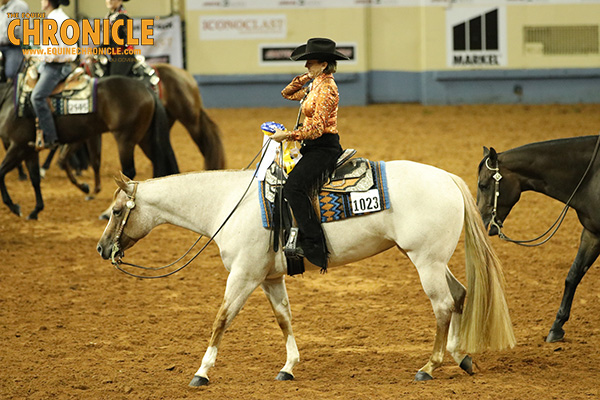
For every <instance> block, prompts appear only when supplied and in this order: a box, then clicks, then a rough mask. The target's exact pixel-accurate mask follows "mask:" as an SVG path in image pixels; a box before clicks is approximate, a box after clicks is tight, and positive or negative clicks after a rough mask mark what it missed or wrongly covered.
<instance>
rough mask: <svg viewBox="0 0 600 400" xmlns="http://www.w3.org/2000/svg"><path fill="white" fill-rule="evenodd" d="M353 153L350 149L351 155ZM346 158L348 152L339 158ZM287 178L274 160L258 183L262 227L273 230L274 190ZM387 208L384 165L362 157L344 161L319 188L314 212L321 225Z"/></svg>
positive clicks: (275, 191)
mask: <svg viewBox="0 0 600 400" xmlns="http://www.w3.org/2000/svg"><path fill="white" fill-rule="evenodd" d="M354 153H355V151H354V150H352V153H351V154H350V156H352V154H354ZM344 156H346V157H348V153H345V154H343V155H342V157H344ZM286 178H287V175H286V174H285V172H284V171H283V169H282V168H281V166H280V165H279V164H278V163H277V160H276V161H274V162H273V163H272V164H271V166H270V167H269V169H268V170H267V172H266V174H265V179H264V181H259V196H260V206H261V214H262V221H263V227H265V228H269V229H271V228H273V214H274V209H275V201H276V200H275V199H276V195H277V190H278V189H279V188H280V187H281V186H283V184H285V180H286ZM389 208H390V201H389V195H388V188H387V177H386V173H385V163H384V162H383V161H378V162H375V161H370V160H367V159H365V158H353V159H347V158H346V159H345V160H343V161H342V162H341V163H339V162H338V166H337V167H336V169H335V170H334V172H333V173H332V174H331V176H330V177H329V180H328V181H327V182H326V183H325V184H324V185H323V186H322V188H321V190H320V192H319V195H318V196H317V198H316V199H315V209H316V210H317V215H320V217H321V222H332V221H338V220H342V219H346V218H350V217H356V216H360V215H365V214H370V213H373V212H378V211H383V210H386V209H389Z"/></svg>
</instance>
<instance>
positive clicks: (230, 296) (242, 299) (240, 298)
mask: <svg viewBox="0 0 600 400" xmlns="http://www.w3.org/2000/svg"><path fill="white" fill-rule="evenodd" d="M259 284H260V282H259V281H256V280H253V279H249V278H248V275H247V274H246V273H243V272H242V273H233V272H232V273H230V274H229V277H228V278H227V288H226V289H225V296H224V298H223V303H222V304H221V308H219V312H218V313H217V317H216V318H215V322H214V323H213V329H212V335H211V338H210V342H209V343H208V348H207V349H206V353H205V354H204V357H203V358H202V365H201V366H200V368H199V369H198V371H197V372H196V373H195V374H194V378H193V379H192V381H191V382H190V386H192V387H196V386H204V385H208V370H209V369H211V368H212V367H213V366H214V365H215V360H216V359H217V352H218V349H219V344H220V343H221V340H222V339H223V334H224V333H225V330H227V328H228V327H229V326H230V325H231V323H232V322H233V319H234V318H235V316H236V315H238V313H239V312H240V310H241V309H242V307H243V306H244V304H245V303H246V300H248V297H250V295H251V294H252V292H253V291H254V289H256V288H257V287H258V285H259Z"/></svg>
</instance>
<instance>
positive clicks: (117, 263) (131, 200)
mask: <svg viewBox="0 0 600 400" xmlns="http://www.w3.org/2000/svg"><path fill="white" fill-rule="evenodd" d="M270 142H271V139H269V140H268V141H267V142H266V143H265V145H264V146H263V147H262V148H261V149H260V151H259V152H258V153H257V154H256V155H255V156H254V158H253V159H252V161H250V164H248V166H247V167H246V168H245V169H248V168H249V167H250V165H252V163H254V161H255V160H256V159H257V158H258V156H259V155H260V154H261V152H262V156H261V158H260V160H259V162H258V166H260V164H261V163H262V161H263V159H264V157H265V154H266V151H264V150H265V149H266V147H267V146H268V145H269V143H270ZM258 166H257V169H258ZM255 178H256V174H253V175H252V179H250V183H248V186H247V187H246V190H245V191H244V193H243V194H242V197H241V198H240V200H239V201H238V202H237V204H236V205H235V207H234V208H233V210H231V212H230V213H229V215H228V216H227V218H225V220H224V221H223V223H222V224H221V226H219V228H218V229H217V231H216V232H215V233H214V234H213V235H212V236H211V237H210V238H209V239H208V241H207V242H206V243H205V244H204V245H203V246H202V248H201V249H200V250H198V252H197V253H196V254H195V255H194V256H193V257H192V258H190V259H189V260H188V261H186V262H185V263H184V264H183V265H182V266H181V267H178V268H177V269H175V270H173V271H171V272H168V273H166V274H162V275H156V276H149V275H138V274H134V273H132V272H129V271H127V270H126V269H124V268H123V267H122V266H121V265H127V266H130V267H134V268H138V269H143V270H146V271H160V270H164V269H165V268H169V267H171V266H173V265H175V264H177V263H178V262H179V261H181V260H182V259H183V258H184V257H185V256H186V255H188V254H189V252H190V251H192V249H193V248H194V247H196V245H197V244H198V242H199V241H200V239H202V238H203V237H204V235H200V236H199V237H198V239H196V241H195V242H194V244H192V246H191V247H190V248H189V249H188V250H187V251H186V252H185V253H184V254H183V255H182V256H181V257H179V258H178V259H177V260H175V261H173V262H172V263H170V264H167V265H163V266H162V267H144V266H142V265H137V264H131V263H128V262H124V261H123V260H121V258H120V257H119V258H118V259H115V256H116V255H117V254H118V253H119V252H120V251H121V246H120V244H119V241H120V239H121V236H122V235H123V230H124V229H125V225H126V224H127V221H128V220H129V216H130V214H131V211H132V210H133V209H134V208H135V206H136V203H135V195H136V194H137V188H138V184H139V182H138V181H131V183H133V185H134V186H133V192H132V194H131V196H130V195H127V198H128V199H127V202H126V203H125V207H126V209H125V215H124V216H123V220H122V221H121V224H120V225H119V227H118V229H117V234H116V235H115V238H114V241H113V247H112V251H111V256H110V260H111V263H112V264H113V265H114V267H115V268H116V269H118V270H119V271H121V272H123V273H124V274H126V275H129V276H132V277H134V278H140V279H158V278H166V277H168V276H171V275H173V274H176V273H177V272H179V271H181V270H182V269H184V268H185V267H187V266H188V265H190V264H191V262H192V261H194V260H195V259H196V257H198V256H199V255H200V254H201V253H202V252H203V251H204V249H206V247H208V245H209V244H210V243H211V242H212V241H213V240H214V238H215V236H217V234H218V233H219V232H220V231H221V229H223V227H224V226H225V224H226V223H227V221H229V218H231V216H232V215H233V213H234V212H235V210H237V209H238V207H239V206H240V204H241V203H242V200H243V199H244V198H245V197H246V194H247V193H248V191H249V190H250V187H251V186H252V182H254V179H255Z"/></svg>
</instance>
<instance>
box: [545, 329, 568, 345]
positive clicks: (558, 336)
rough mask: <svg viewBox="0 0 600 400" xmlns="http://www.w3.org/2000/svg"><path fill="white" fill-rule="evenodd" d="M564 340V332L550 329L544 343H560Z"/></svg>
mask: <svg viewBox="0 0 600 400" xmlns="http://www.w3.org/2000/svg"><path fill="white" fill-rule="evenodd" d="M564 338H565V331H564V330H562V329H560V330H553V329H550V332H549V333H548V336H547V337H546V343H554V342H560V341H562V340H563V339H564Z"/></svg>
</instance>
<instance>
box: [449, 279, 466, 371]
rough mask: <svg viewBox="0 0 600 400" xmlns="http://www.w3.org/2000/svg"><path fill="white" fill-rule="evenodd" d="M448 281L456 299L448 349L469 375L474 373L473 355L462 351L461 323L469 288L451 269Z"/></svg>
mask: <svg viewBox="0 0 600 400" xmlns="http://www.w3.org/2000/svg"><path fill="white" fill-rule="evenodd" d="M446 281H447V282H448V288H449V289H450V293H451V294H452V298H453V299H454V307H453V308H452V318H451V320H450V331H449V332H448V343H447V345H446V350H448V352H449V353H450V354H451V355H452V358H454V361H456V363H457V364H458V365H459V366H460V367H461V368H462V369H463V370H465V371H466V372H467V373H468V374H469V375H472V374H473V362H472V360H471V357H470V356H468V355H466V354H464V353H463V352H461V351H460V348H459V346H460V323H461V319H462V313H463V305H464V303H465V297H466V295H467V289H465V287H464V286H463V285H462V284H461V283H460V282H459V281H458V280H457V279H456V278H455V277H454V275H452V272H450V270H449V269H447V270H446Z"/></svg>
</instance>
